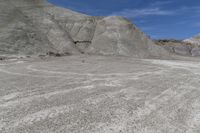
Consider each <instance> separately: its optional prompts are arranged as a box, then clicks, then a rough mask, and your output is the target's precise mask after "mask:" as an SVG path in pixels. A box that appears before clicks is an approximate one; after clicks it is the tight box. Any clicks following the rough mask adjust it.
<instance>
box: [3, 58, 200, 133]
mask: <svg viewBox="0 0 200 133" xmlns="http://www.w3.org/2000/svg"><path fill="white" fill-rule="evenodd" d="M0 86H1V87H0V132H1V133H199V132H200V89H199V86H200V63H199V60H198V59H189V60H188V61H181V60H156V59H137V58H132V57H122V56H121V57H120V56H115V57H111V56H88V55H82V56H79V55H77V56H66V57H60V58H55V57H51V58H46V59H17V60H5V61H0Z"/></svg>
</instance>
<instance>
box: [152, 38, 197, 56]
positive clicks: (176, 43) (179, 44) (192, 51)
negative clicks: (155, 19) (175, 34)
mask: <svg viewBox="0 0 200 133" xmlns="http://www.w3.org/2000/svg"><path fill="white" fill-rule="evenodd" d="M155 43H156V44H157V45H159V46H162V47H164V48H165V49H166V50H167V51H169V52H170V53H173V54H178V55H183V56H200V46H199V45H196V44H195V43H191V42H190V41H182V40H156V41H155Z"/></svg>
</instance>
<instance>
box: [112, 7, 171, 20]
mask: <svg viewBox="0 0 200 133" xmlns="http://www.w3.org/2000/svg"><path fill="white" fill-rule="evenodd" d="M173 14H174V13H173V12H172V11H167V10H161V9H160V8H144V9H124V10H122V11H119V12H114V13H112V14H111V15H112V16H113V15H114V16H123V17H127V18H136V17H144V16H155V15H160V16H161V15H162V16H163V15H173Z"/></svg>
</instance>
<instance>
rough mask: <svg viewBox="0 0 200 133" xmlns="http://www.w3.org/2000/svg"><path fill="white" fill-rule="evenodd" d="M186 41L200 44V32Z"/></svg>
mask: <svg viewBox="0 0 200 133" xmlns="http://www.w3.org/2000/svg"><path fill="white" fill-rule="evenodd" d="M184 41H185V42H189V43H192V44H194V45H197V46H200V34H198V35H196V36H194V37H192V38H189V39H186V40H184Z"/></svg>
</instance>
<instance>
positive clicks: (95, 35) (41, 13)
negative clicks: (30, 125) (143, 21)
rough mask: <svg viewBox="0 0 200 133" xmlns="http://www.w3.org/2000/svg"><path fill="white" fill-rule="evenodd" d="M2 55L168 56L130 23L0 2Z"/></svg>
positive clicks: (26, 0) (25, 1) (13, 0)
mask: <svg viewBox="0 0 200 133" xmlns="http://www.w3.org/2000/svg"><path fill="white" fill-rule="evenodd" d="M0 30H1V32H0V54H5V53H6V54H25V55H27V54H30V55H31V54H40V53H48V52H56V53H61V54H66V53H67V54H68V53H69V54H80V53H88V54H103V55H125V56H135V57H151V56H158V57H161V56H168V52H166V51H165V50H164V49H163V48H161V47H159V46H156V45H155V44H154V42H152V41H151V40H150V39H149V38H148V37H146V35H144V34H143V33H142V32H140V31H139V30H138V29H137V28H136V27H135V26H134V25H133V24H132V23H131V22H130V21H128V20H126V19H124V18H121V17H91V16H87V15H84V14H80V13H76V12H73V11H71V10H68V9H64V8H60V7H56V6H54V5H52V4H49V3H47V2H46V0H6V1H5V0H0Z"/></svg>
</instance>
